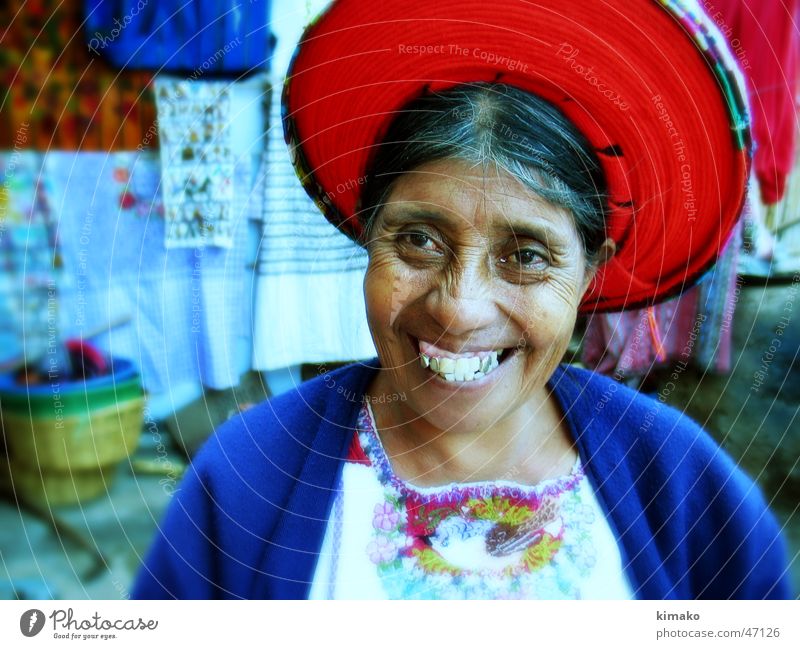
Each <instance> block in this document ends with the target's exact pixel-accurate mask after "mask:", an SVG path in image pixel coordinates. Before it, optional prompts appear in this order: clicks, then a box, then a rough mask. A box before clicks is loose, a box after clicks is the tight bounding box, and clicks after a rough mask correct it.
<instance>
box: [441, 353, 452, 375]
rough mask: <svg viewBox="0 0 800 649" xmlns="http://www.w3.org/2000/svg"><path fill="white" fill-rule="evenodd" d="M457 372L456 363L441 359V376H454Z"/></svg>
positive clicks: (448, 359)
mask: <svg viewBox="0 0 800 649" xmlns="http://www.w3.org/2000/svg"><path fill="white" fill-rule="evenodd" d="M455 371H456V362H455V361H454V360H453V359H452V358H447V357H444V358H440V359H439V372H440V373H441V374H452V373H453V372H455Z"/></svg>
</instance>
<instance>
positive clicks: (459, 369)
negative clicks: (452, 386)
mask: <svg viewBox="0 0 800 649" xmlns="http://www.w3.org/2000/svg"><path fill="white" fill-rule="evenodd" d="M471 365H472V363H470V360H469V359H468V358H457V359H456V366H455V369H454V370H453V372H454V373H455V375H456V380H457V381H463V380H464V375H465V374H467V373H468V372H469V371H470V369H469V368H470V366H471ZM459 377H461V378H459Z"/></svg>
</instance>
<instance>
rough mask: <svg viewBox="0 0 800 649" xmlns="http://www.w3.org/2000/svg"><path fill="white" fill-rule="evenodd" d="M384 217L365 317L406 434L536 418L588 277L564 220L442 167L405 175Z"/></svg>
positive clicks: (495, 175)
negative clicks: (411, 427) (426, 427)
mask: <svg viewBox="0 0 800 649" xmlns="http://www.w3.org/2000/svg"><path fill="white" fill-rule="evenodd" d="M376 218H377V221H376V223H375V226H374V228H373V230H372V236H371V243H370V245H369V257H370V261H369V267H368V269H367V274H366V278H365V281H364V294H365V299H366V307H367V318H368V320H369V325H370V331H371V333H372V338H373V340H374V342H375V345H376V348H377V350H378V355H379V358H380V361H381V366H382V367H383V368H384V371H383V372H382V377H381V378H382V381H383V383H382V386H383V387H384V391H389V392H394V393H396V394H394V395H388V394H387V396H388V397H390V400H391V402H392V403H394V404H399V407H400V408H401V409H402V410H403V417H404V418H405V422H403V423H407V422H409V421H417V422H419V421H420V418H421V419H422V420H424V421H425V422H426V423H427V424H430V425H433V426H435V427H436V428H438V429H440V430H452V431H458V430H462V431H465V432H476V431H478V430H480V431H483V430H488V429H489V428H490V427H492V426H493V425H499V424H500V423H501V421H505V423H510V422H512V421H516V419H515V418H519V417H522V418H523V420H524V421H527V418H529V417H533V416H535V414H536V412H537V410H538V408H539V406H541V405H543V404H544V402H545V400H546V398H547V394H546V390H545V388H546V382H547V380H548V378H549V377H550V375H551V374H552V373H553V371H554V369H555V368H556V366H557V365H558V363H559V362H560V360H561V358H562V356H563V354H564V352H565V351H566V348H567V344H568V343H569V340H570V336H571V334H572V330H573V327H574V324H575V318H576V313H577V309H578V306H579V304H580V302H581V297H582V296H583V293H584V292H585V290H586V288H587V287H588V285H589V281H590V279H591V272H590V270H589V269H588V268H587V264H586V261H585V255H584V251H583V247H582V244H581V240H580V237H579V235H578V232H577V230H576V228H575V224H574V221H573V218H572V215H571V214H570V212H569V211H568V210H566V209H563V208H560V207H555V206H553V205H551V204H549V203H547V202H545V201H544V200H543V199H541V198H539V197H538V196H537V195H536V194H534V193H533V192H532V191H531V190H529V189H528V188H526V187H525V186H524V185H522V184H521V183H519V181H517V180H515V179H514V178H513V177H512V176H511V175H509V174H507V173H506V172H503V171H496V170H494V169H491V168H487V169H484V168H483V167H481V166H475V165H473V164H471V163H466V162H462V161H459V160H453V159H448V160H441V161H437V162H433V163H428V164H425V165H423V166H421V167H418V168H417V169H415V170H414V171H412V172H409V173H406V174H404V175H402V176H400V177H399V178H398V179H397V181H395V183H394V185H393V187H392V189H391V193H390V195H389V197H388V200H387V204H386V206H385V207H384V208H383V209H382V210H381V211H380V213H379V215H378V216H377V217H376ZM420 423H421V422H420ZM520 423H522V422H520Z"/></svg>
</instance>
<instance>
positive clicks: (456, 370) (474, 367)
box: [419, 349, 503, 381]
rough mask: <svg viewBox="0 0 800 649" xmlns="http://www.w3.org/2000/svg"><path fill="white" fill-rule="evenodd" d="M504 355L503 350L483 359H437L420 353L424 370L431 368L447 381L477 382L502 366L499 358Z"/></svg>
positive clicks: (474, 357) (489, 354) (491, 352)
mask: <svg viewBox="0 0 800 649" xmlns="http://www.w3.org/2000/svg"><path fill="white" fill-rule="evenodd" d="M502 353H503V350H502V349H501V350H492V351H490V352H489V353H488V354H487V355H486V356H484V357H483V358H480V357H478V356H469V357H461V358H448V357H446V356H442V357H439V358H437V357H435V356H427V355H426V354H422V353H420V355H419V360H420V364H421V365H422V367H423V368H429V369H430V370H431V371H432V372H435V373H436V374H438V375H439V376H441V377H442V378H444V379H445V380H447V381H477V380H478V379H482V378H483V377H484V376H486V375H487V374H488V373H489V372H491V371H492V370H494V369H495V368H496V367H498V366H499V365H500V363H499V362H498V360H497V357H498V356H499V355H500V354H502Z"/></svg>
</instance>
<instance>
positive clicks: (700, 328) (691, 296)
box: [582, 207, 750, 380]
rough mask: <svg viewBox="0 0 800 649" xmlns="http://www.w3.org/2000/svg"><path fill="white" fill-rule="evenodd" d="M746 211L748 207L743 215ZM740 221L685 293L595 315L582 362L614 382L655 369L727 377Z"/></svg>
mask: <svg viewBox="0 0 800 649" xmlns="http://www.w3.org/2000/svg"><path fill="white" fill-rule="evenodd" d="M747 209H750V208H749V207H746V210H747ZM741 232H742V222H741V221H740V223H739V224H738V225H737V226H736V228H735V229H734V232H733V234H732V235H731V238H730V240H729V241H728V243H727V245H726V246H725V249H724V251H723V253H722V255H721V256H720V258H719V260H718V262H717V264H716V265H715V266H714V267H713V268H712V269H711V270H710V271H709V272H708V273H706V275H705V276H704V277H703V278H702V279H701V280H700V282H699V283H698V284H697V285H696V286H694V287H692V288H690V289H689V290H687V291H686V292H685V293H683V294H682V295H680V296H679V297H677V298H674V299H672V300H667V301H665V302H662V303H661V304H657V305H655V306H653V307H651V308H649V309H639V310H634V311H626V312H622V313H606V314H600V315H593V316H591V317H590V318H589V321H588V322H587V325H586V333H585V335H584V340H583V354H582V361H583V363H584V364H585V365H586V366H587V367H588V368H590V369H593V370H595V371H596V372H600V373H602V374H608V375H613V376H614V377H615V378H617V379H618V380H622V379H625V378H629V377H635V376H645V375H647V374H648V372H650V370H652V369H653V368H654V367H656V366H671V365H672V364H674V363H676V362H677V363H678V367H680V368H682V369H681V371H683V369H686V367H687V366H688V364H689V363H690V362H691V363H692V364H694V365H695V366H696V367H699V368H700V369H704V370H710V371H714V372H727V371H728V370H729V369H730V366H731V337H732V325H733V314H734V311H735V309H736V303H737V302H738V299H739V291H740V290H741V286H740V284H739V283H738V282H737V279H736V260H737V259H738V255H739V249H740V247H741Z"/></svg>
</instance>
